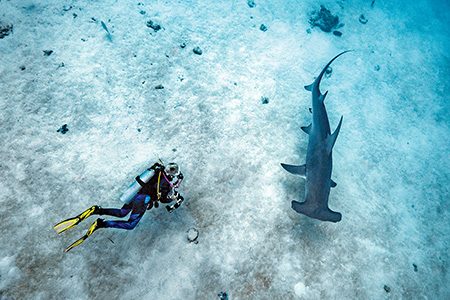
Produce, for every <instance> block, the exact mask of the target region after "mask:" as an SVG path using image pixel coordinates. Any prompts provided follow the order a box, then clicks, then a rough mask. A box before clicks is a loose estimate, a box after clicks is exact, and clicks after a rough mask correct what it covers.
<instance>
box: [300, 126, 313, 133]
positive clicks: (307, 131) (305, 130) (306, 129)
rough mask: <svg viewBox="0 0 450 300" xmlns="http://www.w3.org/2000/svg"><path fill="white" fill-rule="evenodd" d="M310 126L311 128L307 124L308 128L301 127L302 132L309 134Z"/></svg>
mask: <svg viewBox="0 0 450 300" xmlns="http://www.w3.org/2000/svg"><path fill="white" fill-rule="evenodd" d="M311 126H312V124H309V125H308V126H302V127H301V128H302V130H303V131H304V132H306V133H307V134H309V132H310V131H311Z"/></svg>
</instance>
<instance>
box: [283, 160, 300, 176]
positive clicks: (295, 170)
mask: <svg viewBox="0 0 450 300" xmlns="http://www.w3.org/2000/svg"><path fill="white" fill-rule="evenodd" d="M281 166H282V167H283V169H285V170H286V171H288V172H289V173H291V174H294V175H300V176H302V177H306V165H301V166H295V165H288V164H283V163H282V164H281Z"/></svg>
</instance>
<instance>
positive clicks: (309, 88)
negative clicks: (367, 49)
mask: <svg viewBox="0 0 450 300" xmlns="http://www.w3.org/2000/svg"><path fill="white" fill-rule="evenodd" d="M350 51H353V50H346V51H344V52H341V53H339V54H338V55H336V56H335V57H333V59H332V60H330V61H329V62H328V63H327V64H326V65H325V67H324V68H323V69H322V72H320V74H319V76H318V77H317V78H316V80H314V82H313V83H311V84H310V85H305V89H306V90H307V91H310V92H312V91H313V90H315V89H317V91H318V92H319V94H320V89H319V87H320V81H321V80H322V77H323V74H325V71H326V70H327V69H328V67H329V66H330V65H331V63H332V62H333V61H334V60H335V59H336V58H338V57H339V56H341V55H342V54H344V53H347V52H350Z"/></svg>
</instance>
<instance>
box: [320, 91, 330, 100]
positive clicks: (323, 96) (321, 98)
mask: <svg viewBox="0 0 450 300" xmlns="http://www.w3.org/2000/svg"><path fill="white" fill-rule="evenodd" d="M327 95H328V91H326V92H325V94H321V95H320V96H319V100H320V101H322V102H323V101H325V97H326V96H327Z"/></svg>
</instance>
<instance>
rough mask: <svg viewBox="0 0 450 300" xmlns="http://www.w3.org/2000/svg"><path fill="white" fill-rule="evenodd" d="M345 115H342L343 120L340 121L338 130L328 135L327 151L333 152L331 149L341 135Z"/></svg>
mask: <svg viewBox="0 0 450 300" xmlns="http://www.w3.org/2000/svg"><path fill="white" fill-rule="evenodd" d="M343 118H344V117H343V116H341V120H340V121H339V125H338V126H337V128H336V130H335V131H334V132H333V134H332V135H330V136H328V138H327V151H328V153H331V150H333V146H334V143H336V139H337V137H338V135H339V131H340V130H341V125H342V119H343Z"/></svg>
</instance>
